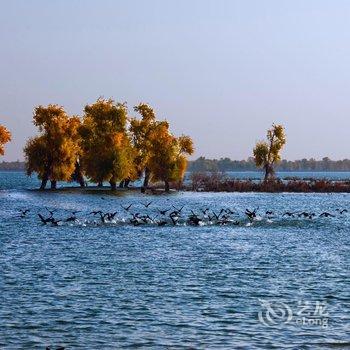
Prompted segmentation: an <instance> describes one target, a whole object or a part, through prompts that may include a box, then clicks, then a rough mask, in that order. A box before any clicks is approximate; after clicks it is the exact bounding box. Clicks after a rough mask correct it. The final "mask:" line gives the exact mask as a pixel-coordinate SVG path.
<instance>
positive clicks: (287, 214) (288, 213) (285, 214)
mask: <svg viewBox="0 0 350 350" xmlns="http://www.w3.org/2000/svg"><path fill="white" fill-rule="evenodd" d="M282 216H289V217H294V213H291V212H290V211H286V212H285V213H284V214H283V215H282Z"/></svg>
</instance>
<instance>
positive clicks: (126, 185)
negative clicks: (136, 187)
mask: <svg viewBox="0 0 350 350" xmlns="http://www.w3.org/2000/svg"><path fill="white" fill-rule="evenodd" d="M129 183H130V179H126V180H124V187H125V188H128V187H129Z"/></svg>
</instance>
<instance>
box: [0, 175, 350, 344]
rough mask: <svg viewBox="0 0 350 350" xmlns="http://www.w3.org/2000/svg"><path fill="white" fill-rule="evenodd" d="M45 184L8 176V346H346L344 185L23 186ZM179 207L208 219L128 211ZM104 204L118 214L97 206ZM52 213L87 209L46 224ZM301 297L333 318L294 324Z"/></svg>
mask: <svg viewBox="0 0 350 350" xmlns="http://www.w3.org/2000/svg"><path fill="white" fill-rule="evenodd" d="M37 185H38V181H37V180H36V179H35V178H32V179H30V178H29V179H28V178H26V177H25V176H23V174H21V173H11V172H2V173H0V186H1V188H2V190H0V288H1V297H0V302H1V307H0V319H1V327H0V348H1V349H44V348H45V347H46V346H51V348H52V349H54V348H55V347H56V346H59V345H61V346H65V347H66V348H67V349H119V348H135V347H140V348H156V349H167V348H175V349H182V348H196V349H197V348H198V349H239V348H243V349H318V348H319V349H328V348H337V349H338V348H339V349H345V348H349V347H350V336H349V335H350V292H349V291H350V279H349V276H350V273H349V268H350V254H349V253H350V252H349V246H350V214H349V211H350V206H349V200H350V194H341V193H340V194H289V193H288V194H284V193H281V194H268V193H265V194H264V193H190V192H186V193H181V192H180V193H172V194H169V195H154V196H150V195H142V194H140V193H138V192H137V191H128V192H118V193H116V194H111V193H110V191H105V192H99V191H94V190H91V191H85V192H83V193H80V192H78V191H76V190H68V191H57V192H50V191H47V192H40V191H34V190H28V189H30V188H34V187H36V186H37ZM62 185H63V184H61V186H62ZM149 202H152V203H151V204H150V205H149V206H148V207H147V208H146V207H145V206H144V204H148V203H149ZM130 204H132V206H131V208H130V209H129V211H126V210H125V209H123V207H122V206H124V207H127V206H128V205H130ZM173 206H174V207H175V208H177V209H180V208H181V207H182V206H184V208H183V210H182V212H181V215H182V216H183V217H184V218H186V217H188V216H189V215H191V210H193V211H194V212H195V213H197V214H198V215H202V216H203V224H202V225H201V226H191V225H189V224H186V222H185V220H184V222H182V221H181V219H180V220H179V224H178V225H177V226H173V225H172V224H171V223H170V222H169V223H167V224H166V225H165V226H158V225H157V224H152V223H148V224H144V225H139V226H134V224H132V223H131V222H130V218H132V215H131V214H130V213H133V214H136V213H141V214H148V215H149V216H150V217H151V218H154V219H155V220H156V218H160V217H161V214H160V213H159V210H160V209H161V210H166V209H170V208H171V210H173V209H174V207H173ZM26 208H27V209H30V211H29V212H28V213H27V214H26V215H25V216H24V217H23V218H21V217H20V210H22V209H26ZM45 208H47V209H45ZM206 208H208V209H209V210H208V212H211V211H214V212H215V213H217V214H218V213H219V212H220V209H222V208H230V210H231V211H232V212H234V213H235V214H232V215H233V217H234V218H235V220H236V221H237V222H238V223H239V224H238V225H236V224H234V223H233V222H232V223H229V224H227V225H222V226H220V225H217V224H215V223H210V220H209V219H206V218H205V217H204V214H202V213H201V209H202V210H205V209H206ZM246 208H248V209H249V210H254V209H257V217H256V218H255V219H254V220H252V221H250V220H249V218H248V217H247V216H246V215H245V214H244V212H245V209H246ZM99 209H101V210H103V211H104V212H106V211H110V212H115V211H117V214H116V217H115V219H113V220H111V221H108V222H105V223H103V222H102V221H101V220H100V219H99V215H95V216H94V215H93V214H90V212H91V211H94V210H99ZM344 209H347V210H348V212H346V211H343V212H342V213H340V211H341V210H344ZM49 210H55V212H54V213H53V216H54V217H55V219H57V220H59V219H61V220H65V219H66V218H68V217H69V216H71V215H72V214H71V211H73V210H79V213H77V214H76V216H77V220H76V221H74V222H64V221H62V222H60V223H59V224H58V226H53V225H51V224H47V225H43V224H42V223H41V221H40V219H39V217H38V215H37V214H38V213H41V214H42V215H43V216H44V217H49V216H50V214H49ZM266 211H273V215H271V216H269V215H267V214H266ZM286 211H290V212H293V213H301V212H303V211H306V212H308V213H314V214H315V215H314V216H312V218H304V217H299V216H297V215H296V216H295V217H287V216H282V215H283V213H285V212H286ZM323 212H329V213H331V214H332V216H330V217H324V216H323V217H320V216H319V215H320V214H321V213H323ZM333 215H334V216H333ZM266 303H270V304H268V305H271V308H272V310H271V309H268V308H267V307H266V305H267V304H266ZM277 303H278V305H279V306H278V307H276V306H274V305H277ZM317 304H322V305H325V307H326V309H325V310H323V311H325V312H323V313H322V314H315V313H314V308H315V306H316V305H317ZM264 305H265V306H264ZM302 305H304V306H305V305H309V307H308V310H306V311H308V312H309V314H308V317H307V320H308V319H310V318H317V317H318V316H319V317H321V318H322V319H323V320H327V324H324V325H323V326H322V325H319V324H311V323H310V322H309V323H308V324H304V325H303V324H299V323H298V322H297V321H298V319H297V318H298V317H299V316H298V315H299V314H300V312H301V311H302ZM283 308H284V310H283ZM288 308H289V309H290V310H291V311H292V313H293V318H292V319H291V320H288V315H289V314H288V312H289V311H290V310H289V309H288ZM259 315H260V319H259ZM270 321H272V322H270Z"/></svg>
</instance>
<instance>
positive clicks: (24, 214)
mask: <svg viewBox="0 0 350 350" xmlns="http://www.w3.org/2000/svg"><path fill="white" fill-rule="evenodd" d="M20 212H21V215H20V217H21V218H24V217H25V216H26V214H27V213H28V212H30V209H25V210H22V209H21V210H20Z"/></svg>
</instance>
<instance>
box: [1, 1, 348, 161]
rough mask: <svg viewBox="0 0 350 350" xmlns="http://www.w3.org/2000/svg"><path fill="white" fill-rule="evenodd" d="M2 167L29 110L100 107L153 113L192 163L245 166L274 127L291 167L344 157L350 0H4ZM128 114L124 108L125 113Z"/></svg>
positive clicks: (24, 129)
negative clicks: (180, 140)
mask: <svg viewBox="0 0 350 350" xmlns="http://www.w3.org/2000/svg"><path fill="white" fill-rule="evenodd" d="M0 9H1V12H0V123H1V124H5V125H6V126H7V127H8V128H9V129H10V130H11V131H12V133H13V142H12V143H11V144H10V145H9V146H8V147H7V155H6V156H5V157H4V158H3V159H5V160H15V159H17V158H19V159H22V158H23V156H22V148H23V146H24V143H25V140H26V139H27V138H28V137H29V136H31V135H34V134H35V129H34V127H33V126H32V124H31V120H32V119H31V118H32V109H33V107H34V106H35V105H38V104H48V103H58V104H61V105H63V106H64V107H65V108H66V110H67V112H68V113H72V114H73V113H74V114H79V113H81V111H82V108H83V106H84V104H86V103H88V102H89V103H90V102H92V101H94V100H95V99H96V98H97V97H99V96H101V95H103V96H105V97H113V98H114V99H115V100H117V101H128V104H129V106H130V107H132V106H133V105H135V104H136V103H138V102H139V101H144V102H148V103H150V104H151V105H152V106H153V107H154V108H155V109H156V110H157V111H158V116H159V117H160V118H167V119H168V120H169V121H170V122H171V125H172V129H173V131H174V132H175V133H178V134H180V133H185V134H189V135H191V136H192V137H193V138H194V140H195V144H196V149H197V150H196V154H195V156H200V155H205V156H207V157H220V156H228V157H231V158H235V159H242V158H246V157H248V156H250V155H251V150H252V147H253V145H254V143H255V141H257V140H258V139H260V138H262V137H263V136H264V135H265V130H266V129H267V128H268V127H269V126H270V125H271V123H272V122H279V123H282V124H284V125H285V126H286V129H287V135H288V141H287V146H286V148H285V151H284V153H283V156H284V157H285V158H288V159H297V158H303V157H312V156H313V157H316V158H321V157H323V156H329V157H331V158H345V157H348V158H350V152H349V150H350V96H349V94H350V70H349V65H350V20H349V18H350V1H348V0H327V1H326V0H289V1H288V0H236V1H235V0H227V1H224V0H222V1H220V0H212V1H205V0H200V1H199V0H198V1H194V0H186V1H185V0H183V1H178V0H176V1H175V0H173V1H166V0H159V1H152V0H147V1H146V0H144V1H143V0H139V1H130V0H128V1H112V0H110V1H107V0H106V1H105V0H95V1H92V0H80V1H79V0H56V1H47V0H41V1H39V0H22V1H19V0H8V1H6V0H0ZM130 110H131V108H130Z"/></svg>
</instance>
